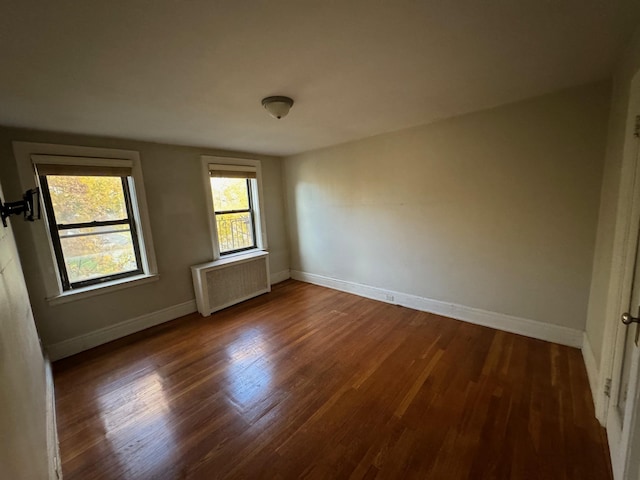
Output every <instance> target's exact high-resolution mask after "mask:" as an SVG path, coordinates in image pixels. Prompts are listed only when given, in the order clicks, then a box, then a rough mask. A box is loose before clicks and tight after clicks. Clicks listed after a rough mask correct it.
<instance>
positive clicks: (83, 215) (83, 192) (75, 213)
mask: <svg viewBox="0 0 640 480" xmlns="http://www.w3.org/2000/svg"><path fill="white" fill-rule="evenodd" d="M47 183H48V184H49V193H50V195H51V203H52V204H53V211H54V212H55V215H56V221H57V222H58V223H67V224H68V223H84V222H93V221H107V220H121V219H123V218H127V207H126V204H125V199H124V192H123V190H122V179H121V177H78V176H65V175H49V176H47Z"/></svg>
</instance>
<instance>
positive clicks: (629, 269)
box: [606, 74, 640, 480]
mask: <svg viewBox="0 0 640 480" xmlns="http://www.w3.org/2000/svg"><path fill="white" fill-rule="evenodd" d="M638 113H640V74H638V75H636V77H635V78H634V80H633V82H632V88H631V96H630V103H629V116H628V119H629V121H628V130H627V132H626V133H627V139H626V141H625V152H624V157H625V159H624V162H623V163H624V165H623V175H622V182H621V197H620V203H619V205H618V207H619V209H620V211H622V215H623V217H624V220H623V221H622V222H621V224H622V227H621V229H620V231H619V232H620V234H621V236H622V242H621V245H622V247H621V251H620V259H621V264H620V265H619V266H618V267H614V269H618V268H619V271H618V272H615V271H614V275H617V274H619V275H620V278H621V284H620V287H621V288H620V290H619V292H620V296H619V297H618V299H619V301H618V302H617V311H616V314H615V316H617V317H618V318H617V319H616V323H615V330H612V331H615V333H614V334H613V335H612V337H611V338H614V339H615V342H614V345H613V352H612V353H613V365H612V369H611V370H610V371H611V384H610V399H609V402H608V406H607V410H606V428H607V436H608V440H609V448H610V450H611V463H612V467H613V473H614V478H615V480H623V479H624V480H627V479H632V480H640V415H638V411H639V410H640V398H639V394H640V388H639V385H638V380H639V377H640V371H639V363H640V347H639V346H638V344H639V339H638V335H640V328H639V326H638V322H640V243H639V240H638V239H639V232H640V156H639V149H638V144H639V139H638V133H640V132H638V128H636V124H637V122H638V117H637V115H636V114H638ZM617 233H618V232H617Z"/></svg>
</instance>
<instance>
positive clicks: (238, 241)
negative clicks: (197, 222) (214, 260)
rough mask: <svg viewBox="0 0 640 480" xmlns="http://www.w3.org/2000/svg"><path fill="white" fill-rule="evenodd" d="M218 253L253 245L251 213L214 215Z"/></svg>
mask: <svg viewBox="0 0 640 480" xmlns="http://www.w3.org/2000/svg"><path fill="white" fill-rule="evenodd" d="M216 224H217V225H218V239H219V240H220V253H224V252H230V251H232V250H240V249H241V248H250V247H254V246H255V242H254V239H253V225H252V221H251V214H250V213H249V212H246V213H221V214H218V215H216Z"/></svg>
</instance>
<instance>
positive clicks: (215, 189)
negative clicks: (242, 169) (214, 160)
mask: <svg viewBox="0 0 640 480" xmlns="http://www.w3.org/2000/svg"><path fill="white" fill-rule="evenodd" d="M211 193H212V194H213V209H214V210H215V211H217V212H220V211H224V210H249V191H248V189H247V179H246V178H218V177H212V178H211Z"/></svg>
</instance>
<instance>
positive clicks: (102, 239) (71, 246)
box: [60, 225, 138, 283]
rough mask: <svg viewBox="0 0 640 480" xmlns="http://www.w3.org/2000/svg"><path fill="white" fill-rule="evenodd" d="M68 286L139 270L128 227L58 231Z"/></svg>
mask: <svg viewBox="0 0 640 480" xmlns="http://www.w3.org/2000/svg"><path fill="white" fill-rule="evenodd" d="M60 243H61V245H62V254H63V256H64V263H65V265H66V266H67V273H68V274H69V282H71V283H75V282H82V281H85V280H91V279H95V278H100V277H106V276H109V275H115V274H118V273H124V272H131V271H134V270H137V269H138V265H137V262H136V255H135V252H134V249H133V239H132V236H131V231H130V230H129V226H128V225H117V226H115V227H92V228H75V229H73V230H61V231H60Z"/></svg>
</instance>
